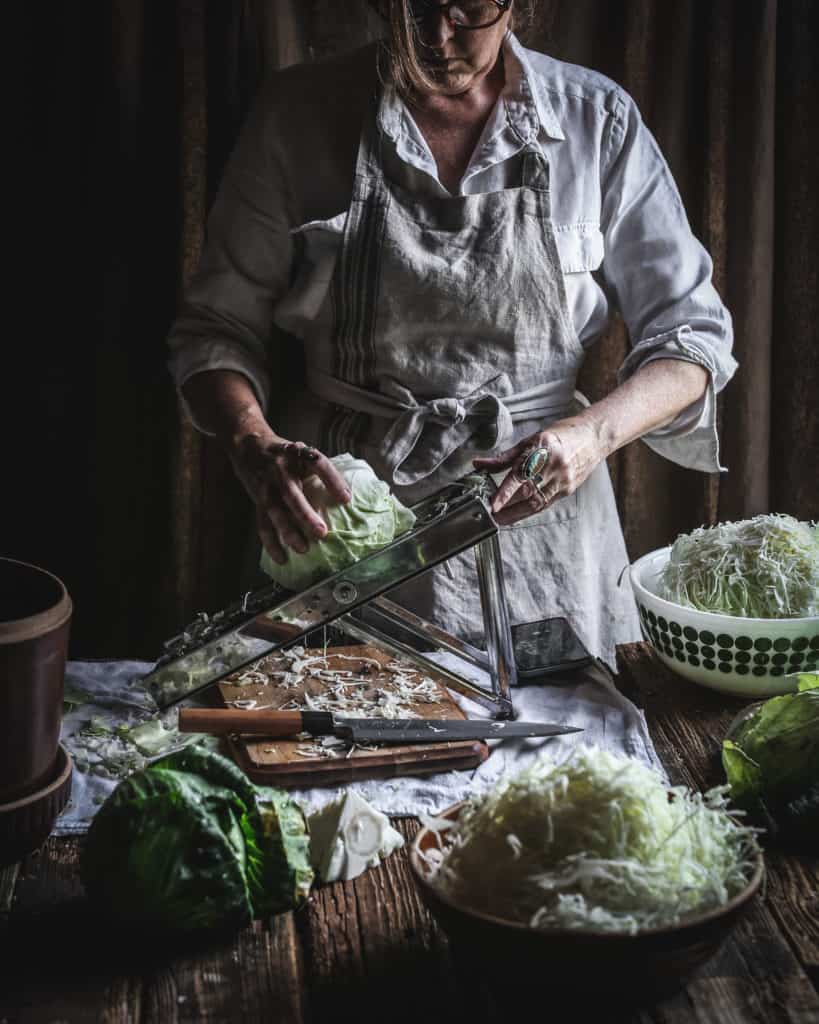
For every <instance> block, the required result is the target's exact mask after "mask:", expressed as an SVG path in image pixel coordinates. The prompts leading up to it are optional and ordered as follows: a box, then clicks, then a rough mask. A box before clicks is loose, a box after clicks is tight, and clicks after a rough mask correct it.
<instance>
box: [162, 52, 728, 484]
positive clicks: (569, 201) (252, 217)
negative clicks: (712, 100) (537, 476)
mask: <svg viewBox="0 0 819 1024" xmlns="http://www.w3.org/2000/svg"><path fill="white" fill-rule="evenodd" d="M504 61H505V73H506V85H505V88H504V91H503V93H502V95H501V97H500V99H499V101H498V104H497V105H496V108H495V110H494V112H493V114H492V115H491V116H490V118H489V121H488V123H487V125H486V128H485V130H484V132H483V136H482V138H481V140H480V142H479V144H478V146H477V147H476V149H475V152H474V154H473V156H472V159H471V161H470V164H469V166H468V168H467V170H466V173H465V175H464V177H463V180H462V181H461V184H460V193H459V194H460V195H462V196H468V195H476V194H482V193H488V192H493V191H497V190H500V189H504V188H507V187H508V186H509V183H510V182H518V181H519V180H520V176H521V175H520V163H521V160H522V154H523V151H524V149H525V147H526V146H527V145H528V144H529V143H530V142H534V143H535V144H536V145H537V146H538V147H540V149H541V151H542V152H543V153H544V155H545V156H546V157H547V159H548V161H549V165H550V174H551V197H552V198H551V201H552V222H553V228H554V232H555V237H556V240H557V247H558V253H559V256H560V263H561V267H562V273H563V279H564V284H565V289H566V299H567V304H568V308H569V311H570V315H571V320H572V323H573V326H574V328H575V331H576V334H577V336H578V337H579V339H580V341H581V343H582V344H583V345H584V347H586V348H588V347H589V346H590V345H591V344H592V343H593V342H594V340H595V339H596V338H597V337H598V336H599V335H600V333H601V332H602V331H603V330H604V329H605V327H606V325H607V323H608V321H609V317H610V315H611V313H612V312H613V311H614V310H615V309H619V310H620V311H621V313H622V315H623V317H624V319H625V322H626V324H627V326H628V329H629V335H630V339H631V344H632V351H631V354H630V356H629V358H628V359H627V360H626V361H625V363H624V365H623V367H622V368H621V379H623V378H625V377H626V376H628V375H629V374H631V373H633V372H634V371H635V370H636V369H637V368H638V367H639V366H640V365H643V364H644V363H645V362H647V361H650V360H651V359H657V358H668V357H672V358H678V359H683V360H687V361H694V362H697V363H700V364H701V365H703V366H705V367H706V368H707V369H708V371H709V375H710V380H711V383H710V387H709V389H708V391H707V393H706V395H705V396H704V398H703V399H701V400H700V401H699V402H697V403H695V404H694V405H693V406H692V407H691V408H689V409H687V410H684V411H683V412H682V413H681V414H680V415H679V416H678V417H677V418H676V420H675V421H674V422H673V423H671V424H669V425H668V426H666V427H664V428H660V429H658V430H656V431H654V432H652V433H651V434H650V435H646V436H645V437H644V438H643V440H644V441H645V442H646V443H647V444H649V445H651V446H652V447H653V448H655V449H656V450H657V451H658V452H660V454H662V455H664V456H666V457H668V458H670V459H672V460H674V461H676V462H678V463H680V464H682V465H686V466H689V467H691V468H695V469H700V470H704V471H716V470H717V469H718V468H721V467H720V466H719V458H718V451H717V441H716V403H715V395H716V393H717V392H718V391H719V390H721V389H722V388H723V387H724V386H725V384H726V383H727V381H728V380H729V379H730V377H731V376H732V374H733V373H734V371H735V368H736V363H735V362H734V360H733V358H732V357H731V354H730V350H731V344H732V329H731V318H730V315H729V313H728V311H727V310H726V309H725V307H724V306H723V304H722V302H721V300H720V298H719V296H718V294H717V292H716V291H715V289H714V287H713V284H712V281H711V272H712V264H711V260H710V258H709V256H708V254H707V253H706V251H705V250H704V249H703V247H702V246H701V244H700V243H699V242H698V241H697V239H696V238H695V237H694V236H693V234H692V233H691V230H690V227H689V225H688V221H687V218H686V214H685V211H684V208H683V205H682V202H681V200H680V196H679V193H678V191H677V188H676V185H675V183H674V181H673V178H672V176H671V173H670V171H669V169H668V166H667V164H666V162H665V160H664V158H663V156H662V154H661V153H660V151H659V148H658V146H657V143H656V141H655V140H654V138H653V137H652V135H651V133H650V132H649V130H648V129H647V128H646V126H645V125H644V124H643V122H642V119H641V117H640V114H639V111H638V110H637V108H636V106H635V104H634V102H633V100H632V99H631V98H630V97H629V96H628V95H627V94H626V93H625V92H624V91H623V90H622V89H621V88H620V87H619V86H617V85H616V84H615V83H614V82H612V81H611V80H609V79H607V78H605V77H604V76H603V75H600V74H598V73H597V72H594V71H591V70H588V69H585V68H580V67H577V66H574V65H570V64H565V63H562V62H560V61H556V60H553V59H552V58H550V57H548V56H546V55H544V54H540V53H536V52H534V51H530V50H526V49H525V48H524V47H522V46H521V45H520V43H519V42H518V41H517V40H516V39H515V37H514V36H512V35H510V36H509V37H508V39H507V41H506V43H505V46H504ZM373 68H374V52H373V50H372V49H367V50H365V51H363V52H357V53H355V54H353V55H351V56H349V57H346V58H342V59H336V60H332V61H328V62H320V63H316V64H309V65H301V66H298V67H294V68H289V69H287V70H286V71H284V72H281V73H278V74H276V75H274V76H273V77H272V80H271V81H270V82H269V83H268V85H267V87H266V88H264V89H263V90H262V92H261V93H260V96H259V98H258V101H257V103H256V105H255V108H254V111H253V113H252V115H251V116H250V118H249V119H248V122H247V124H246V126H245V128H244V130H243V133H242V137H241V139H240V142H239V144H238V146H237V148H236V151H235V153H234V154H233V156H232V158H231V161H230V163H229V166H228V169H227V172H226V174H225V176H224V180H223V182H222V185H221V188H220V191H219V195H218V197H217V200H216V203H215V205H214V208H213V211H212V213H211V216H210V220H209V224H208V243H207V246H206V249H205V253H204V256H203V260H202V263H201V266H200V269H199V272H198V274H197V275H196V277H195V279H194V281H193V283H192V285H191V287H190V288H189V290H188V293H187V297H186V303H185V306H184V308H183V310H182V312H181V315H180V316H179V318H178V319H177V321H176V323H175V325H174V327H173V330H172V332H171V336H170V339H169V340H170V345H171V348H172V350H173V356H172V367H173V372H174V376H175V379H176V382H177V384H178V385H179V386H180V387H181V385H182V384H183V383H184V382H185V381H186V380H187V379H188V378H189V377H190V376H192V375H193V374H195V373H198V372H201V371H204V370H209V369H233V370H237V371H239V372H241V373H244V374H245V375H246V376H247V377H248V378H249V379H250V380H251V382H252V383H253V385H254V387H255V389H256V392H257V394H258V396H259V399H260V401H261V402H262V405H263V407H265V408H266V407H267V402H268V395H269V393H270V368H269V362H268V359H269V356H270V354H271V352H270V348H269V335H270V328H271V323H273V324H275V325H276V326H277V327H279V328H280V329H282V330H284V331H286V332H288V333H289V334H291V335H294V336H295V337H296V338H299V339H305V338H307V337H309V336H310V335H311V334H312V333H314V332H316V331H321V329H322V327H323V324H322V323H321V314H322V311H323V310H325V309H326V307H327V303H326V302H325V299H326V295H327V290H328V288H329V284H330V281H331V279H332V276H333V270H334V265H335V262H336V258H337V255H338V250H339V245H340V243H341V239H342V234H343V229H344V224H345V219H346V214H347V210H348V208H349V206H350V196H351V177H350V173H351V170H352V166H353V164H354V159H355V147H356V143H357V140H358V136H359V134H360V130H361V125H362V123H363V120H364V116H365V111H366V109H367V106H368V104H369V103H370V102H371V96H372V87H373V84H374V80H375V75H374V70H373ZM380 123H381V127H382V128H383V130H384V140H385V141H384V146H383V151H382V154H381V158H382V160H383V162H384V165H385V168H386V170H387V173H388V175H389V177H390V178H391V179H392V180H393V181H395V182H397V183H398V184H400V186H401V187H403V188H404V189H406V190H407V191H408V192H410V193H412V194H413V195H415V196H417V197H419V198H423V197H425V196H426V197H429V198H431V199H435V198H436V197H437V198H441V197H447V196H449V193H448V192H447V190H446V189H445V188H444V186H443V185H442V184H441V182H440V179H439V178H438V174H437V168H436V166H435V161H434V158H433V157H432V154H431V152H430V150H429V147H428V146H427V144H426V142H425V140H424V138H423V136H422V134H421V133H420V131H419V130H418V128H417V126H416V125H415V122H414V121H413V118H412V116H411V115H410V113H409V111H408V109H407V107H406V106H405V105H404V103H403V102H402V101H401V100H400V98H399V97H398V96H397V95H396V94H395V93H394V92H388V95H387V97H386V102H385V103H384V105H383V107H382V112H381V122H380ZM330 129H332V130H330ZM270 417H271V420H272V421H273V424H274V426H275V425H276V410H270Z"/></svg>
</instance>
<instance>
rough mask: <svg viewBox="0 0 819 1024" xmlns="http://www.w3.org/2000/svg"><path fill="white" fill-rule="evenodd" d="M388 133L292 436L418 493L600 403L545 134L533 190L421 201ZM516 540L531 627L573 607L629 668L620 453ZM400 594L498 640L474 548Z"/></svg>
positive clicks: (507, 563) (432, 615) (368, 162)
mask: <svg viewBox="0 0 819 1024" xmlns="http://www.w3.org/2000/svg"><path fill="white" fill-rule="evenodd" d="M380 130H381V129H380V127H379V125H378V119H377V117H376V116H372V115H371V116H370V117H368V119H367V122H366V123H365V126H364V129H363V131H362V136H361V140H360V144H359V150H358V157H357V164H356V172H355V179H354V186H353V195H352V201H351V205H350V209H349V211H348V212H347V215H346V220H345V223H344V232H343V239H342V243H341V246H340V250H339V255H338V258H337V261H336V264H335V268H334V271H333V279H332V282H331V287H330V288H329V290H328V293H327V297H326V299H325V300H324V303H323V308H322V309H321V310H320V315H319V316H318V317H317V318H316V321H315V323H316V328H315V329H314V330H313V331H312V332H311V333H310V334H309V335H308V337H306V338H305V341H304V344H305V354H306V363H307V387H308V389H309V394H307V395H300V396H298V397H297V398H296V400H295V401H293V402H292V403H291V404H290V408H289V410H288V412H287V413H286V415H285V420H286V423H287V429H288V433H287V434H286V436H289V437H294V438H298V439H299V440H304V441H306V442H308V443H310V444H315V445H318V446H319V447H320V448H321V449H322V450H323V451H325V452H326V453H327V454H328V455H336V454H339V453H341V452H345V451H349V452H351V453H353V454H354V455H356V456H358V457H360V458H364V459H366V460H367V461H368V462H369V463H370V464H371V465H372V467H373V469H374V471H375V472H376V473H377V474H378V475H379V476H380V477H381V478H382V479H384V480H387V481H388V482H389V483H390V485H391V486H392V488H393V490H394V492H395V493H396V495H397V496H398V497H399V498H400V499H401V500H402V501H404V502H405V503H409V504H412V503H413V502H415V501H418V500H420V499H421V498H422V497H425V496H426V495H427V494H430V493H432V492H434V491H436V490H438V489H440V488H441V487H443V486H444V485H445V484H446V483H449V482H451V481H452V480H455V479H458V478H459V477H461V476H463V475H464V474H466V473H469V472H471V471H472V470H473V467H472V459H473V458H475V457H477V456H478V455H482V454H492V453H495V452H498V451H502V450H503V449H505V448H508V447H510V446H511V445H513V444H514V443H515V442H516V441H518V440H519V439H520V438H522V437H525V436H527V435H529V434H532V433H535V432H536V431H538V430H541V429H543V428H544V427H545V426H546V425H548V423H550V422H554V421H555V420H558V419H560V418H562V417H565V416H566V415H570V414H572V413H573V412H576V411H577V410H578V409H579V408H581V406H582V405H583V404H588V403H586V402H585V399H583V398H582V396H579V395H578V394H577V393H576V392H575V380H576V377H577V373H578V370H579V368H580V365H581V363H582V361H583V355H584V352H583V348H582V345H581V344H580V341H579V339H578V337H577V334H576V331H575V329H574V327H573V325H572V322H571V315H570V313H569V309H568V306H567V301H566V294H565V288H564V283H563V276H562V271H561V267H560V262H559V258H558V254H557V247H556V243H555V236H554V231H553V228H552V223H551V215H550V197H549V165H548V163H547V161H546V159H545V157H544V155H543V154H542V152H541V151H540V149H539V148H538V147H537V145H536V144H534V143H529V144H527V145H526V147H525V149H524V151H523V155H522V162H521V166H522V180H521V183H520V186H519V187H514V188H506V189H503V190H500V191H497V192H490V193H484V194H478V195H469V196H452V197H444V198H434V197H418V196H417V195H413V194H410V193H409V192H407V191H406V190H405V189H403V188H402V187H401V186H400V185H398V184H397V183H395V182H393V181H389V180H387V178H386V177H385V174H384V172H383V170H382V166H381V161H380V158H379V142H380ZM316 226H317V225H316V224H315V223H314V224H313V225H309V226H308V227H316ZM504 475H505V474H499V475H498V476H497V477H496V480H497V481H500V480H501V479H502V477H503V476H504ZM500 547H501V553H502V557H503V566H504V576H505V580H506V591H507V598H508V603H509V611H510V618H511V621H512V622H513V623H519V622H530V621H534V620H539V619H543V618H547V617H550V616H553V615H564V616H566V618H568V620H569V621H570V622H571V624H572V625H573V627H574V629H575V630H576V632H577V633H578V635H579V636H580V638H581V639H582V640H583V642H584V643H585V644H586V646H587V647H588V649H589V650H590V651H591V652H592V653H593V654H596V655H597V656H599V657H602V658H603V659H604V660H605V661H607V662H609V663H610V664H612V665H613V664H614V645H615V643H621V642H626V641H631V640H636V639H639V638H640V636H641V634H640V628H639V619H638V616H637V611H636V607H635V604H634V599H633V596H632V593H631V588H630V586H629V585H628V583H627V582H623V584H622V586H620V585H618V579H619V578H620V577H621V574H622V570H623V568H624V567H625V566H626V565H627V564H628V555H627V553H626V549H625V544H624V541H623V535H622V531H621V529H620V525H619V519H618V515H617V508H616V504H615V500H614V494H613V491H612V487H611V483H610V480H609V476H608V471H607V469H606V466H605V464H601V465H599V466H598V467H596V469H595V470H594V471H593V472H592V474H591V475H590V476H589V478H588V480H586V482H585V483H584V484H583V485H582V486H581V487H580V488H579V489H578V490H577V491H576V492H575V493H574V494H572V495H569V496H568V497H566V498H563V499H562V500H559V501H557V502H555V503H554V504H553V505H552V506H551V507H550V508H548V509H546V510H544V511H543V512H540V513H537V514H535V515H533V516H531V517H529V518H527V519H525V520H523V521H522V522H520V523H517V524H515V525H513V526H511V527H505V528H503V529H501V531H500ZM390 597H391V599H393V600H395V601H397V602H398V603H400V604H402V605H404V606H405V607H408V608H410V609H411V610H412V611H414V612H415V613H416V614H418V615H421V616H423V617H424V618H426V619H428V620H429V621H431V622H434V623H435V624H436V625H437V626H439V627H441V628H443V629H445V630H447V631H448V632H450V633H453V634H455V635H456V636H460V637H463V638H465V639H470V640H473V641H478V642H480V640H481V639H482V636H483V618H482V613H481V605H480V596H479V589H478V582H477V574H476V569H475V559H474V553H473V552H465V553H464V554H462V555H458V556H456V557H454V558H452V559H449V560H448V562H447V563H446V564H445V565H444V566H439V567H437V568H435V569H432V570H430V571H429V572H427V573H424V574H423V575H422V576H421V577H419V578H417V579H416V580H413V581H411V582H410V583H408V584H405V585H404V586H402V587H400V588H396V589H395V590H393V591H391V593H390Z"/></svg>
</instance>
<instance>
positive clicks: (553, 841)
mask: <svg viewBox="0 0 819 1024" xmlns="http://www.w3.org/2000/svg"><path fill="white" fill-rule="evenodd" d="M727 792H728V787H727V786H722V787H716V788H714V789H712V790H709V791H708V792H707V793H704V794H702V793H697V792H693V791H691V790H689V789H687V788H686V787H683V786H669V785H667V784H666V783H665V781H664V780H663V779H662V778H661V776H660V775H659V774H658V773H657V772H656V771H655V770H654V769H652V768H650V767H648V766H647V765H644V764H643V763H641V762H638V761H636V760H634V759H632V758H628V757H626V756H624V755H616V754H613V753H611V752H609V751H605V750H601V749H597V748H592V747H582V746H581V747H577V748H575V749H574V751H573V752H572V754H571V755H570V757H569V758H568V759H565V760H563V761H562V762H555V761H551V760H549V759H548V758H546V757H543V758H540V759H538V760H537V761H536V762H534V764H532V765H530V766H527V767H526V768H525V769H524V770H522V771H520V772H518V773H517V774H515V775H510V776H506V777H504V778H502V779H501V781H500V782H499V783H498V784H497V785H496V786H495V787H494V789H492V790H491V791H490V792H488V793H486V794H485V795H481V796H475V797H472V798H470V799H469V800H467V801H465V802H462V803H458V804H455V805H454V806H452V807H449V808H448V809H446V810H445V811H443V812H442V813H441V814H440V815H438V816H436V817H433V818H426V819H424V818H422V820H421V824H422V827H421V829H420V831H419V832H418V834H417V835H416V837H415V840H414V842H413V844H412V847H411V849H410V864H411V868H412V873H413V877H414V879H415V882H416V886H417V888H418V889H419V892H420V894H421V897H422V899H423V900H424V902H425V903H426V905H427V907H428V908H429V910H430V911H431V913H432V915H433V917H434V918H435V919H436V920H437V922H438V923H439V924H440V925H441V927H442V928H443V930H444V931H445V932H446V933H447V935H448V937H449V939H450V941H451V943H452V944H453V950H454V951H455V952H456V954H460V955H459V959H460V960H461V962H464V960H466V961H467V962H470V963H472V964H474V966H475V969H476V970H477V971H479V972H484V973H485V972H487V971H494V972H495V973H496V974H498V973H499V974H500V976H501V977H503V978H505V979H509V980H510V981H513V982H514V984H515V985H521V984H523V985H525V986H530V985H531V984H533V983H536V984H537V985H539V986H541V987H542V988H543V990H544V991H549V990H552V989H556V988H563V987H565V986H569V987H571V988H573V989H575V990H576V997H577V998H578V999H581V1000H586V999H587V997H588V996H589V995H590V992H591V989H593V990H594V992H595V993H596V994H597V995H598V996H601V997H602V998H603V999H604V1000H605V999H608V998H623V997H625V998H627V999H630V1000H636V1001H641V1000H642V999H645V998H655V997H657V996H659V995H663V994H665V993H668V992H671V991H674V990H675V989H677V988H679V987H680V986H681V985H682V984H684V983H685V980H686V978H687V977H688V976H689V975H690V974H691V973H692V972H693V971H694V970H696V969H697V968H698V967H699V966H701V965H702V964H703V963H704V962H705V961H706V960H708V959H709V958H710V957H711V956H712V955H713V954H714V953H715V952H716V951H717V949H718V948H719V946H720V945H721V943H722V942H723V941H724V939H725V938H726V937H727V935H728V934H729V933H730V931H731V929H732V928H733V926H734V925H735V923H736V921H737V920H738V919H739V917H740V915H741V914H742V913H743V912H744V911H745V910H746V909H747V907H748V905H749V903H750V901H751V899H752V898H753V896H754V894H755V893H756V892H757V890H758V888H759V886H760V884H761V882H762V878H763V860H762V854H761V852H760V847H759V845H758V843H757V839H756V830H755V829H753V828H750V827H748V826H746V825H744V824H742V821H741V818H739V817H736V816H735V815H734V814H732V813H731V812H730V810H729V807H728V803H727ZM463 954H466V956H465V957H464V956H463ZM578 986H579V988H578Z"/></svg>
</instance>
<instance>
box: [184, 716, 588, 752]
mask: <svg viewBox="0 0 819 1024" xmlns="http://www.w3.org/2000/svg"><path fill="white" fill-rule="evenodd" d="M179 731H180V732H201V733H208V734H210V735H211V736H222V735H225V734H226V733H243V734H253V735H257V736H266V737H269V738H276V737H281V738H286V737H288V736H296V735H298V734H299V733H302V732H306V733H310V735H311V736H338V737H339V738H341V739H345V740H349V741H351V742H353V743H441V742H445V741H449V740H492V739H507V738H508V737H510V736H560V735H563V734H564V733H571V732H582V731H583V730H582V729H578V728H575V726H572V725H548V724H546V723H543V722H501V721H494V720H489V719H486V720H484V719H478V720H475V719H463V718H462V719H451V718H446V719H444V718H346V717H343V716H341V715H334V714H332V713H331V712H329V711H240V710H238V709H237V710H222V709H220V708H181V709H180V711H179Z"/></svg>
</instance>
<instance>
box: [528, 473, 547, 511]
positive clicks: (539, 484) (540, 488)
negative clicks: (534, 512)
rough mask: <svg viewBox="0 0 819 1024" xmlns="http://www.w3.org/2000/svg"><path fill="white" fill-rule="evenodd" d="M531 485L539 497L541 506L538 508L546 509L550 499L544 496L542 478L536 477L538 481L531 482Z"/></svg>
mask: <svg viewBox="0 0 819 1024" xmlns="http://www.w3.org/2000/svg"><path fill="white" fill-rule="evenodd" d="M532 483H533V485H534V488H535V490H536V491H537V493H538V494H539V495H540V497H541V505H540V507H541V508H546V506H547V505H548V504H549V500H550V499H549V498H548V497H547V496H546V492H545V491H544V490H543V483H544V480H543V477H542V476H541V477H538V479H537V480H533V481H532Z"/></svg>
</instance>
